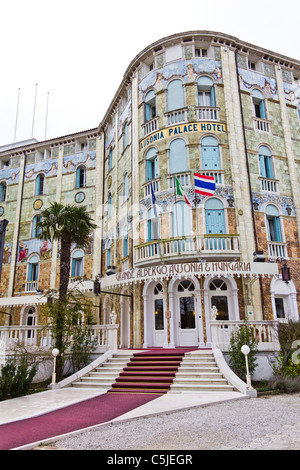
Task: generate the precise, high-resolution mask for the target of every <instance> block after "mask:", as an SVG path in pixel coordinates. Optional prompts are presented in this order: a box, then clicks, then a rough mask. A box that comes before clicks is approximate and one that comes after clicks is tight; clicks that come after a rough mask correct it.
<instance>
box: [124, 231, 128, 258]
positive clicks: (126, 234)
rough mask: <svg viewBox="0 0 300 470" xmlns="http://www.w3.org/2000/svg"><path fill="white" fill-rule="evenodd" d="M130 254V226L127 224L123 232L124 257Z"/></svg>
mask: <svg viewBox="0 0 300 470" xmlns="http://www.w3.org/2000/svg"><path fill="white" fill-rule="evenodd" d="M128 254H129V246H128V226H127V225H126V226H125V228H124V232H123V258H126V256H128Z"/></svg>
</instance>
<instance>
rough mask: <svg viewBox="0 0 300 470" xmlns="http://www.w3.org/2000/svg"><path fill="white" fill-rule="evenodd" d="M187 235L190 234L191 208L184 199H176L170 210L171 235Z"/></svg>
mask: <svg viewBox="0 0 300 470" xmlns="http://www.w3.org/2000/svg"><path fill="white" fill-rule="evenodd" d="M188 235H192V220H191V210H190V208H189V207H188V206H187V204H186V202H185V201H177V202H176V203H175V204H174V206H173V210H172V236H173V237H184V236H188ZM180 251H181V250H180Z"/></svg>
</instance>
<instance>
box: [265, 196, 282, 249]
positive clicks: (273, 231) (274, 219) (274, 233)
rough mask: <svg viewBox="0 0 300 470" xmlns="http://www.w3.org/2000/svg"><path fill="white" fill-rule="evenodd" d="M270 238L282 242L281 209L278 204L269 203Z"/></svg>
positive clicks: (268, 226) (268, 228)
mask: <svg viewBox="0 0 300 470" xmlns="http://www.w3.org/2000/svg"><path fill="white" fill-rule="evenodd" d="M266 217H267V233H268V240H269V241H273V242H279V243H280V242H282V233H281V226H280V218H279V211H278V209H277V207H276V206H273V205H272V204H268V205H267V207H266Z"/></svg>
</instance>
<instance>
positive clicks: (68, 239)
mask: <svg viewBox="0 0 300 470" xmlns="http://www.w3.org/2000/svg"><path fill="white" fill-rule="evenodd" d="M41 216H42V219H41V221H40V222H39V224H38V226H39V228H40V233H39V238H41V239H43V240H50V241H53V240H58V241H60V245H61V249H60V280H59V298H60V300H63V298H64V297H65V296H66V294H67V291H68V284H69V276H70V263H71V246H72V243H75V244H76V245H77V246H78V247H79V248H85V247H86V246H87V244H88V241H89V235H90V233H91V232H92V231H93V230H94V229H95V228H96V227H97V225H95V224H94V223H93V222H92V218H91V216H90V214H89V213H88V212H87V210H86V206H74V205H70V204H67V205H66V206H64V205H63V204H60V203H58V202H52V203H51V204H50V207H49V208H48V209H45V210H44V211H42V213H41Z"/></svg>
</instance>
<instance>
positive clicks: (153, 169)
mask: <svg viewBox="0 0 300 470" xmlns="http://www.w3.org/2000/svg"><path fill="white" fill-rule="evenodd" d="M146 173H147V174H146V177H147V181H151V180H153V179H155V178H158V157H157V152H156V149H155V148H151V149H150V150H148V152H147V154H146Z"/></svg>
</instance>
